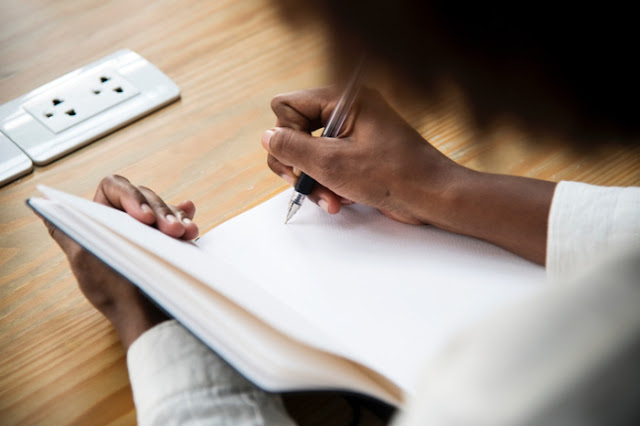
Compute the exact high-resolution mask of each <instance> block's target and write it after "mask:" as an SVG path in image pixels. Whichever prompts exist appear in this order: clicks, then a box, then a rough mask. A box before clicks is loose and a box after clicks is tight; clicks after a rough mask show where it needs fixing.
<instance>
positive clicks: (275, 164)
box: [267, 155, 282, 173]
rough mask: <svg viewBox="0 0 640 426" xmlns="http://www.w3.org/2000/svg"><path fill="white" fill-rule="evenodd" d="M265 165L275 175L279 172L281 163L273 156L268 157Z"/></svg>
mask: <svg viewBox="0 0 640 426" xmlns="http://www.w3.org/2000/svg"><path fill="white" fill-rule="evenodd" d="M267 165H268V166H269V168H270V169H271V170H272V171H273V172H276V173H277V172H279V170H280V166H281V165H282V163H280V162H279V161H278V160H277V159H276V158H275V157H274V156H273V155H269V156H268V157H267Z"/></svg>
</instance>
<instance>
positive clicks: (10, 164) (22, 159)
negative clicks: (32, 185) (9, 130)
mask: <svg viewBox="0 0 640 426" xmlns="http://www.w3.org/2000/svg"><path fill="white" fill-rule="evenodd" d="M32 169H33V163H32V162H31V160H30V159H29V157H27V156H26V155H25V154H24V152H22V151H21V150H20V148H18V147H17V146H16V145H15V144H14V143H13V142H11V141H10V140H9V139H8V138H7V137H5V136H4V135H3V134H2V133H0V186H2V185H4V184H5V183H8V182H10V181H12V180H14V179H17V178H19V177H20V176H24V175H26V174H27V173H29V172H31V170H32Z"/></svg>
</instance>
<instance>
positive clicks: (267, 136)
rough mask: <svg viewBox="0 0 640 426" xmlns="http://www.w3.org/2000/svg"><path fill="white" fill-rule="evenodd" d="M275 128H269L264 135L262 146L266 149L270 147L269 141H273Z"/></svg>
mask: <svg viewBox="0 0 640 426" xmlns="http://www.w3.org/2000/svg"><path fill="white" fill-rule="evenodd" d="M275 133H276V132H274V131H273V130H271V129H269V130H267V131H266V132H264V134H263V135H262V146H263V147H264V149H267V150H268V149H269V142H270V141H271V137H272V136H273V135H274V134H275Z"/></svg>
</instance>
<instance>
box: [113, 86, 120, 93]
mask: <svg viewBox="0 0 640 426" xmlns="http://www.w3.org/2000/svg"><path fill="white" fill-rule="evenodd" d="M113 91H114V92H118V93H122V87H120V86H118V87H116V88H115V89H113Z"/></svg>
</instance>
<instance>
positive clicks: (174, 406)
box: [127, 320, 294, 426]
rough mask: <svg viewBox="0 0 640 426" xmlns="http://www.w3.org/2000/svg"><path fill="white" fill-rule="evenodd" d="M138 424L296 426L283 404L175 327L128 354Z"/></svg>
mask: <svg viewBox="0 0 640 426" xmlns="http://www.w3.org/2000/svg"><path fill="white" fill-rule="evenodd" d="M127 365H128V368H129V378H130V381H131V388H132V390H133V399H134V402H135V405H136V412H137V418H138V424H140V425H169V424H180V425H182V424H208V425H246V426H249V425H251V426H257V425H293V424H294V423H293V421H292V420H291V419H290V418H289V417H288V415H287V414H286V411H285V409H284V406H283V405H282V402H281V401H280V398H279V397H278V396H277V395H273V394H268V393H266V392H264V391H262V390H260V389H258V388H257V387H255V386H254V385H253V384H251V383H250V382H249V381H247V380H246V379H245V378H244V377H242V376H241V375H240V374H238V373H237V372H236V371H235V370H233V369H232V368H231V367H230V366H229V365H228V364H226V363H225V361H223V360H222V359H221V358H219V357H218V356H217V355H216V354H215V353H213V352H212V351H211V350H210V349H209V348H208V347H207V346H205V345H204V344H203V343H201V342H200V341H199V340H197V339H196V338H195V337H194V336H193V335H192V334H191V333H189V332H188V331H187V330H186V329H185V328H184V327H182V326H181V325H180V324H179V323H178V322H176V321H173V320H172V321H166V322H163V323H161V324H159V325H157V326H155V327H154V328H152V329H151V330H148V331H147V332H145V333H144V334H143V335H142V336H140V337H139V338H138V339H137V340H136V341H135V342H134V343H133V344H132V345H131V347H130V348H129V351H128V353H127Z"/></svg>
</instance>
